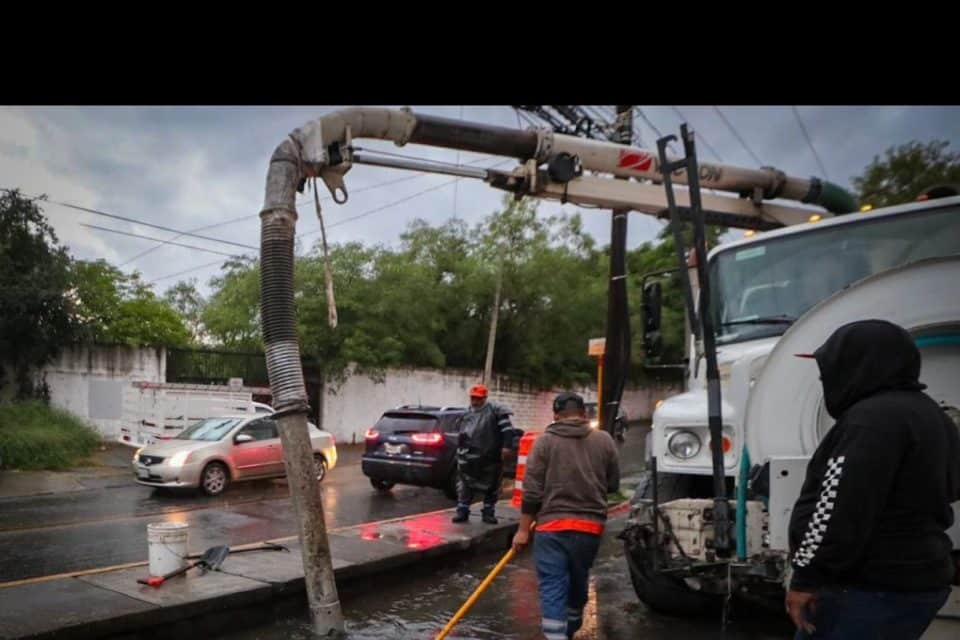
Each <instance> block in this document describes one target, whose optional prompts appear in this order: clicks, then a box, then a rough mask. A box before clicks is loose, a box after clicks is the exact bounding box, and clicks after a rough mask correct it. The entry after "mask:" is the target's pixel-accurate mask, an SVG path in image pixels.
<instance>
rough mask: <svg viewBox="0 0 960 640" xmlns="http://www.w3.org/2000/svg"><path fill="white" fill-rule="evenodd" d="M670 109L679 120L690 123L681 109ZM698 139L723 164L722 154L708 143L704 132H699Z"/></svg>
mask: <svg viewBox="0 0 960 640" xmlns="http://www.w3.org/2000/svg"><path fill="white" fill-rule="evenodd" d="M670 108H671V109H673V112H674V113H675V114H677V117H678V118H680V119H681V120H684V121H686V122H690V118H687V117H686V116H684V115H683V112H681V111H680V109H679V107H677V106H676V105H672V106H671V107H670ZM691 124H692V123H691ZM696 137H697V138H699V139H700V142H702V143H703V146H705V147H706V148H707V151H709V152H710V153H712V154H713V157H714V158H716V159H717V160H719V161H720V162H723V158H721V157H720V154H719V153H717V151H716V149H714V148H713V147H712V146H711V145H710V143H709V142H708V141H707V138H706V137H705V136H704V135H703V132H702V131H701V132H699V133H697V134H696Z"/></svg>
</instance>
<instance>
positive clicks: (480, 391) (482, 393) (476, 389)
mask: <svg viewBox="0 0 960 640" xmlns="http://www.w3.org/2000/svg"><path fill="white" fill-rule="evenodd" d="M470 397H471V398H486V397H487V387H486V385H482V384H475V385H473V386H472V387H470Z"/></svg>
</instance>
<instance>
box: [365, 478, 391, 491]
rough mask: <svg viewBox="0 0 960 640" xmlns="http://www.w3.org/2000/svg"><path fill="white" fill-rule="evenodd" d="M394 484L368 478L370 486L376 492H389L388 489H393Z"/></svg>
mask: <svg viewBox="0 0 960 640" xmlns="http://www.w3.org/2000/svg"><path fill="white" fill-rule="evenodd" d="M395 484H396V483H395V482H387V481H386V480H380V479H379V478H370V486H372V487H373V488H374V489H376V490H377V491H390V489H393V487H394V485H395Z"/></svg>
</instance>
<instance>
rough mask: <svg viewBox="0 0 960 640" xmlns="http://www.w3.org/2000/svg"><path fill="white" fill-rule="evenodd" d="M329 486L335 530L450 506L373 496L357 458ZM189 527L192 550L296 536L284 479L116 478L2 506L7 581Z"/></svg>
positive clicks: (66, 567) (406, 494) (129, 555)
mask: <svg viewBox="0 0 960 640" xmlns="http://www.w3.org/2000/svg"><path fill="white" fill-rule="evenodd" d="M343 462H344V463H343V464H341V465H338V466H337V468H336V469H333V470H332V471H330V473H329V475H328V476H327V478H326V479H325V480H324V481H323V484H322V485H321V487H322V491H323V502H324V508H325V512H326V516H327V526H328V527H331V528H333V527H343V526H350V525H354V524H360V523H363V522H369V521H372V520H383V519H386V518H394V517H398V516H404V515H410V514H415V513H422V512H426V511H435V510H437V509H446V508H449V507H451V506H453V503H452V502H451V501H450V500H448V499H447V498H445V497H444V496H443V494H442V493H441V492H440V491H438V490H435V489H426V488H420V487H399V486H398V487H395V488H394V489H393V491H392V492H390V493H388V494H378V493H377V492H376V491H374V490H373V489H372V488H371V486H370V484H369V482H368V480H367V478H366V477H365V476H364V475H363V474H362V473H361V471H360V465H359V464H358V460H356V459H353V460H349V459H348V460H344V461H343ZM163 521H170V522H187V523H189V524H190V533H189V549H190V551H191V552H202V551H203V550H205V549H207V548H208V547H211V546H214V545H218V544H230V545H238V544H244V543H250V542H259V541H261V540H266V539H271V538H279V537H284V536H292V535H295V534H296V520H295V518H294V514H293V507H292V505H291V503H290V499H289V492H288V489H287V486H286V483H285V482H284V481H283V480H264V481H253V482H246V483H237V484H236V485H233V486H231V487H230V488H228V490H227V491H226V492H225V493H224V494H223V495H222V496H220V497H217V498H209V497H207V496H203V495H200V494H191V493H187V494H169V493H165V492H162V491H157V490H155V489H151V488H149V487H144V486H140V485H137V484H135V483H134V482H133V479H132V475H131V476H129V477H127V476H115V477H113V478H112V479H111V482H110V483H108V484H107V486H106V487H103V488H96V489H88V490H83V491H73V492H69V493H61V494H55V495H45V496H31V497H23V498H4V499H2V500H0V582H8V581H12V580H20V579H24V578H32V577H36V576H45V575H53V574H59V573H66V572H71V571H81V570H84V569H95V568H99V567H106V566H112V565H117V564H123V563H128V562H140V561H144V560H146V559H147V524H149V523H153V522H163Z"/></svg>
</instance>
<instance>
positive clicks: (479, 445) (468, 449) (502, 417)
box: [453, 384, 515, 524]
mask: <svg viewBox="0 0 960 640" xmlns="http://www.w3.org/2000/svg"><path fill="white" fill-rule="evenodd" d="M510 415H511V411H510V410H509V409H507V408H506V407H502V406H500V405H498V404H495V403H493V402H488V401H487V387H486V386H484V385H482V384H475V385H473V386H472V387H470V410H469V411H467V413H465V414H463V416H462V417H461V418H460V424H459V431H460V440H459V446H458V447H457V515H455V516H454V517H453V521H454V522H466V521H467V520H468V519H469V518H470V504H471V503H472V502H473V498H474V494H475V493H482V494H483V510H482V511H481V517H482V519H483V521H484V522H485V523H487V524H496V523H497V518H496V516H495V515H494V510H495V509H496V506H497V500H499V499H500V483H501V481H502V478H503V460H504V458H506V457H507V456H509V455H510V451H511V450H512V449H513V448H514V442H513V440H514V437H513V436H514V433H515V430H514V427H513V423H512V422H511V421H510Z"/></svg>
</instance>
